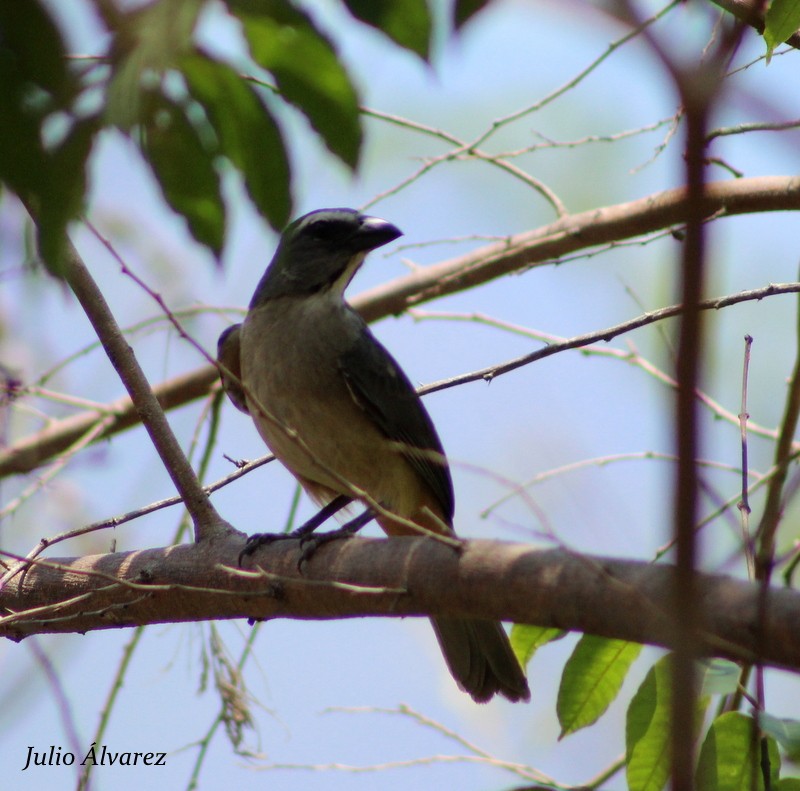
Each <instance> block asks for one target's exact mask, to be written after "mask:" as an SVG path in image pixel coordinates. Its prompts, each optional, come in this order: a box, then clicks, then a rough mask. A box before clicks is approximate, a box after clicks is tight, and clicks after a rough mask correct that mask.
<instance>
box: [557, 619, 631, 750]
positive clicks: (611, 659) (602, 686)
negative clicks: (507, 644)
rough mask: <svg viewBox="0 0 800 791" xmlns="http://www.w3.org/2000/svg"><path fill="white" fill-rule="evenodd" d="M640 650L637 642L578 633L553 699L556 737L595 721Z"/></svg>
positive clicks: (617, 688) (612, 698)
mask: <svg viewBox="0 0 800 791" xmlns="http://www.w3.org/2000/svg"><path fill="white" fill-rule="evenodd" d="M641 650H642V646H641V644H639V643H629V642H626V641H625V640H611V639H608V638H605V637H597V636H596V635H591V634H585V635H583V637H581V639H580V640H579V641H578V644H577V645H576V646H575V650H574V651H573V652H572V656H570V658H569V660H568V661H567V664H566V665H565V666H564V672H563V673H562V675H561V685H560V687H559V690H558V701H557V703H556V711H557V713H558V721H559V723H560V725H561V734H560V735H559V737H558V738H559V739H563V738H564V736H567V735H568V734H570V733H574V732H575V731H577V730H580V729H581V728H585V727H586V726H587V725H591V724H592V723H594V722H597V720H598V719H599V718H600V716H601V715H602V714H603V713H604V712H605V711H606V709H607V708H608V707H609V705H610V704H611V702H612V701H613V700H614V699H615V698H616V697H617V694H618V693H619V690H620V688H621V687H622V682H623V681H625V676H626V675H627V674H628V670H629V669H630V666H631V663H632V662H633V660H634V659H636V657H637V656H639V654H640V653H641Z"/></svg>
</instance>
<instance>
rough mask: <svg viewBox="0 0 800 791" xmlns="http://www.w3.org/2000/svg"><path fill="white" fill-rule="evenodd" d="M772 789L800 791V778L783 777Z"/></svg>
mask: <svg viewBox="0 0 800 791" xmlns="http://www.w3.org/2000/svg"><path fill="white" fill-rule="evenodd" d="M772 787H773V788H774V789H775V791H800V777H782V778H781V779H780V780H778V782H777V784H776V785H774V786H772Z"/></svg>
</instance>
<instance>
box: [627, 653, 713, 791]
mask: <svg viewBox="0 0 800 791" xmlns="http://www.w3.org/2000/svg"><path fill="white" fill-rule="evenodd" d="M670 663H671V657H670V656H665V657H662V658H661V659H659V660H658V662H656V663H655V665H653V667H651V668H650V671H649V672H648V674H647V676H646V677H645V680H644V681H643V682H642V684H641V686H640V687H639V689H638V690H637V691H636V694H635V695H634V696H633V699H632V700H631V703H630V706H628V713H627V717H626V722H625V763H626V777H627V780H628V789H629V791H661V789H662V788H664V786H665V785H666V783H667V780H668V779H669V770H670V712H671V693H670V689H671V686H672V685H671V679H670ZM707 705H708V698H700V699H699V700H698V702H697V721H698V723H699V722H700V721H701V719H702V716H703V713H704V711H705V709H706V707H707Z"/></svg>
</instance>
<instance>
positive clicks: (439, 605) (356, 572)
mask: <svg viewBox="0 0 800 791" xmlns="http://www.w3.org/2000/svg"><path fill="white" fill-rule="evenodd" d="M241 549H242V539H241V537H237V536H235V535H234V536H222V537H219V538H214V539H211V540H209V541H205V542H202V543H200V544H185V545H180V546H173V547H167V548H159V549H148V550H141V551H135V552H125V553H117V554H108V555H91V556H85V557H80V558H60V559H51V560H48V561H38V562H35V563H34V564H32V566H31V568H30V569H29V570H28V571H27V573H26V574H22V575H19V576H17V577H16V578H14V579H13V580H11V581H10V582H9V583H8V585H7V586H6V587H5V588H4V589H3V590H2V591H0V610H2V612H4V613H6V615H5V617H3V618H0V636H3V637H9V638H11V639H13V640H21V639H23V638H24V637H27V636H28V635H31V634H41V633H68V632H81V633H82V632H86V631H91V630H95V629H114V628H124V627H131V626H138V625H142V624H152V623H169V622H180V621H198V620H206V619H226V618H265V619H271V618H297V619H333V618H351V617H363V616H390V617H399V616H406V615H433V614H436V615H452V616H464V617H467V616H469V617H473V618H475V617H477V618H490V619H503V620H511V621H514V622H516V623H535V624H541V625H543V626H553V627H558V628H561V629H569V630H579V631H586V632H590V633H593V634H599V635H604V636H606V637H615V638H619V639H623V640H632V641H635V642H642V643H649V644H652V645H659V646H665V647H671V646H672V645H673V640H674V635H675V629H674V617H673V615H674V610H672V608H671V589H672V585H673V584H674V567H673V566H670V565H666V564H664V565H661V564H659V565H654V564H649V563H643V562H639V561H631V560H618V559H613V558H604V557H593V556H588V555H579V554H577V553H574V552H569V551H566V550H563V549H551V550H537V549H532V548H531V547H530V546H529V545H526V544H512V543H506V542H499V541H468V542H464V548H463V551H462V552H460V553H459V552H454V551H453V550H452V548H450V547H447V546H444V545H442V544H441V543H439V542H437V541H433V540H430V539H425V538H392V539H362V538H358V539H351V540H349V541H341V542H335V543H333V544H329V545H327V546H325V547H323V548H321V549H320V550H319V552H318V553H317V554H316V555H315V556H314V559H313V561H311V562H310V563H308V564H306V566H305V574H303V575H300V574H299V573H298V572H297V570H296V567H297V561H298V558H299V546H298V542H297V541H282V542H277V543H275V544H272V545H270V546H266V547H263V548H262V549H260V550H259V551H258V552H257V554H256V556H255V559H256V560H257V561H258V562H259V563H260V564H261V565H262V566H263V567H266V568H269V569H270V570H271V573H267V572H263V571H262V572H260V573H257V572H247V571H241V570H238V569H236V560H237V557H238V553H239V552H240V551H241ZM696 586H697V587H696V590H697V595H698V596H699V600H700V601H702V603H703V610H704V612H705V614H706V620H705V623H704V627H705V628H704V631H703V632H702V634H701V635H700V643H701V648H702V650H703V651H704V652H707V653H709V654H714V655H718V656H724V657H728V658H731V659H745V660H753V659H754V658H755V657H756V656H758V657H759V658H760V659H761V660H763V661H765V662H767V663H768V664H770V665H773V666H776V667H783V668H791V669H800V631H798V629H797V623H798V618H800V593H798V592H795V591H790V590H786V589H776V588H771V589H770V590H769V592H768V595H767V611H766V612H767V617H766V619H765V621H764V623H763V629H762V625H760V624H758V622H757V620H758V615H759V609H758V607H759V603H758V597H759V588H758V586H757V585H755V584H753V583H750V582H745V581H740V580H735V579H732V578H729V577H724V576H717V575H711V574H698V575H697V580H696ZM678 617H682V616H681V615H680V614H678Z"/></svg>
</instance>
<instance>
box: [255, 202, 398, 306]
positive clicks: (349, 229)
mask: <svg viewBox="0 0 800 791" xmlns="http://www.w3.org/2000/svg"><path fill="white" fill-rule="evenodd" d="M398 236H402V232H401V231H400V230H399V229H398V228H396V227H395V226H394V225H392V224H391V223H390V222H387V221H386V220H381V219H379V218H378V217H369V216H367V215H365V214H361V213H360V212H357V211H356V210H355V209H319V210H318V211H313V212H311V213H310V214H306V215H304V216H302V217H300V218H299V219H297V220H295V221H294V222H292V223H291V224H290V225H289V226H288V227H287V228H286V230H285V231H284V232H283V234H282V235H281V240H280V244H279V245H278V249H277V250H276V251H275V255H274V256H273V258H272V261H271V262H270V265H269V266H268V267H267V271H266V272H265V273H264V277H262V278H261V282H260V283H259V284H258V287H257V288H256V291H255V294H254V295H253V299H252V301H251V302H250V307H251V308H253V307H256V306H257V305H259V304H261V303H263V302H265V301H267V300H270V299H276V298H278V297H291V296H298V297H299V296H310V295H312V294H316V293H320V292H324V291H329V290H332V291H333V292H335V293H338V294H340V295H341V293H342V292H343V291H344V289H345V288H346V287H347V284H348V283H349V282H350V280H351V279H352V277H353V275H355V273H356V271H357V270H358V267H359V266H360V265H361V262H362V261H363V260H364V257H365V256H366V254H367V253H368V252H369V251H370V250H374V249H375V248H376V247H381V246H382V245H384V244H388V243H389V242H391V241H393V240H394V239H397V237H398Z"/></svg>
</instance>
